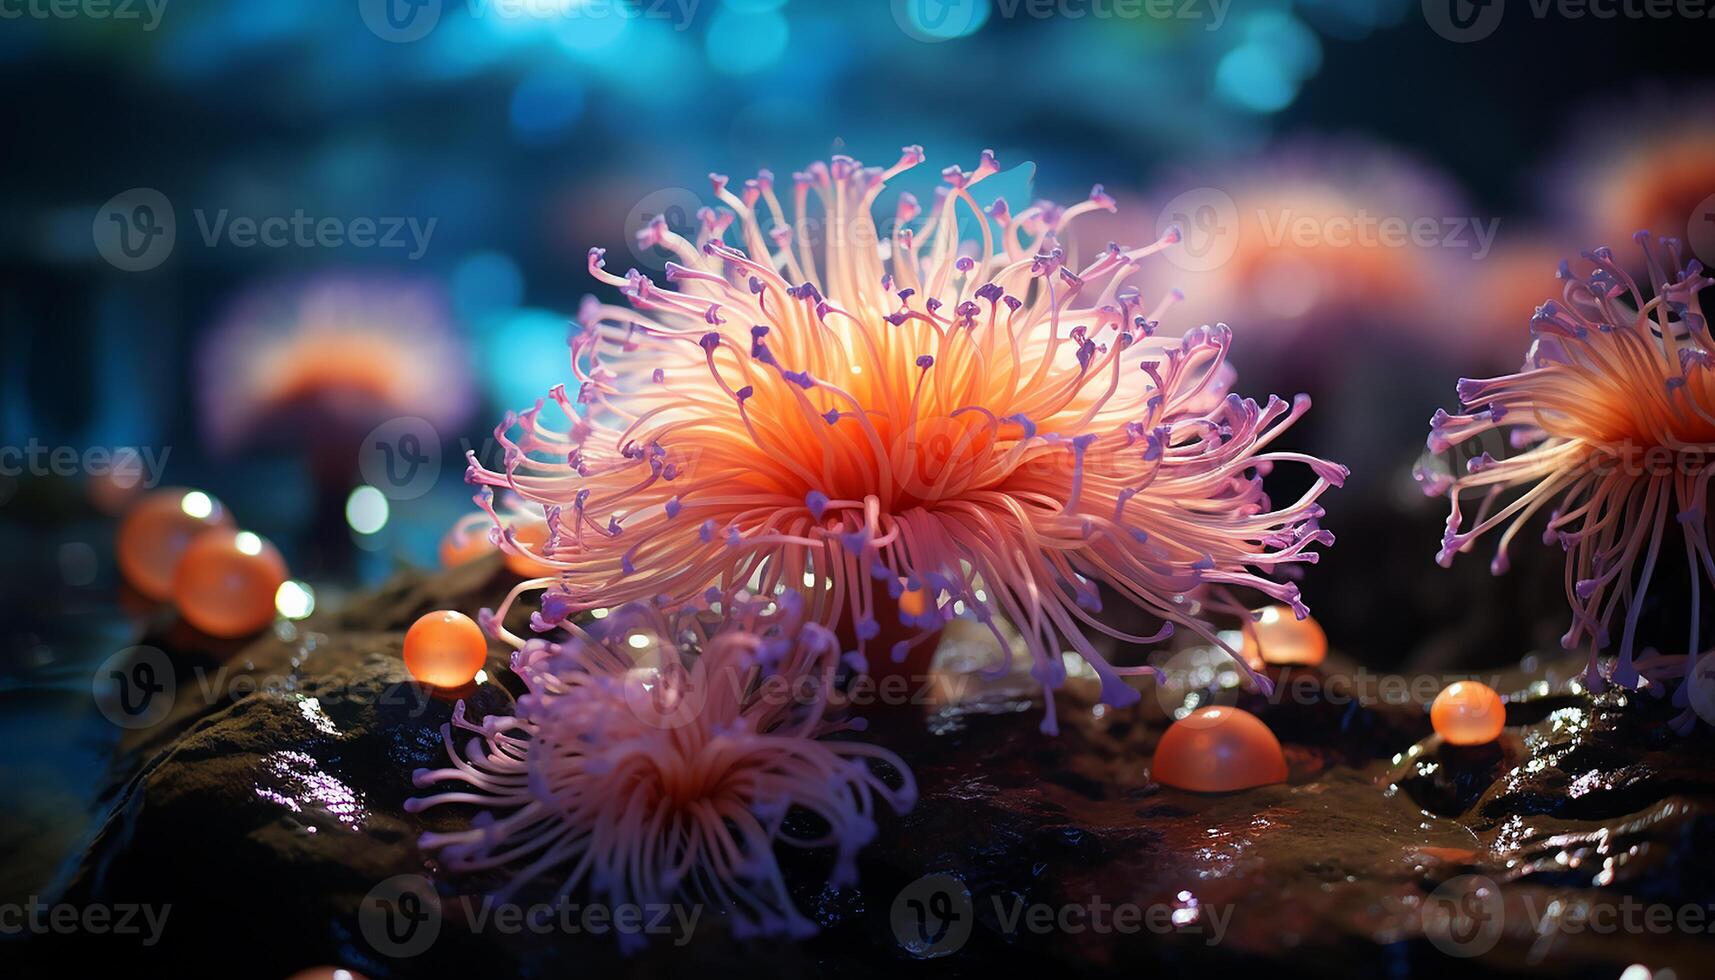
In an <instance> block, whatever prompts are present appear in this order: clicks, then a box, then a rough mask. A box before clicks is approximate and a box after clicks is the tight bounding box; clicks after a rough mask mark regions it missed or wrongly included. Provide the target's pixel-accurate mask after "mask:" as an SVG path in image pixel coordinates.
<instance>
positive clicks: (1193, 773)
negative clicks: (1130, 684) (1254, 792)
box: [1150, 705, 1286, 793]
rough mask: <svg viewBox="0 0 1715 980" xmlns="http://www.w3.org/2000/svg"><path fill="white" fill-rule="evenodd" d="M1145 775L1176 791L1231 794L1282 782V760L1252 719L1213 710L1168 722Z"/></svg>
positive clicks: (1270, 735) (1276, 745) (1275, 743)
mask: <svg viewBox="0 0 1715 980" xmlns="http://www.w3.org/2000/svg"><path fill="white" fill-rule="evenodd" d="M1150 774H1151V776H1153V777H1154V779H1155V781H1156V782H1158V783H1161V784H1162V785H1164V786H1172V787H1174V788H1176V789H1186V790H1190V791H1192V792H1194V793H1231V792H1233V791H1235V790H1241V789H1251V788H1253V787H1257V786H1267V785H1269V784H1271V783H1283V782H1285V781H1286V755H1285V753H1284V752H1282V751H1281V749H1280V740H1279V739H1277V738H1275V737H1274V733H1273V732H1271V731H1269V730H1268V726H1267V725H1264V724H1263V723H1262V721H1261V720H1260V719H1258V718H1257V716H1256V715H1253V714H1251V713H1250V712H1248V711H1244V710H1241V709H1239V708H1233V707H1227V706H1225V705H1219V706H1216V707H1211V708H1198V709H1197V710H1196V711H1193V712H1191V713H1190V714H1189V715H1186V716H1185V717H1184V718H1181V719H1180V720H1178V721H1176V722H1174V723H1173V724H1172V726H1171V727H1169V728H1168V729H1167V731H1166V732H1165V733H1163V734H1162V736H1161V742H1160V744H1159V745H1157V746H1156V747H1155V762H1154V765H1153V767H1152V769H1151V772H1150Z"/></svg>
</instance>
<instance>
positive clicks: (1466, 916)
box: [1423, 875, 1506, 959]
mask: <svg viewBox="0 0 1715 980" xmlns="http://www.w3.org/2000/svg"><path fill="white" fill-rule="evenodd" d="M1505 923H1506V902H1505V901H1504V900H1503V899H1502V898H1501V889H1500V886H1498V885H1496V884H1495V883H1494V881H1493V880H1492V879H1490V878H1486V877H1484V876H1482V875H1460V876H1459V877H1457V878H1450V879H1448V880H1447V881H1444V882H1442V883H1441V887H1439V888H1437V889H1435V891H1433V892H1431V893H1430V894H1429V897H1428V898H1426V899H1424V900H1423V934H1424V935H1425V936H1427V937H1428V938H1429V941H1430V942H1431V943H1433V944H1434V946H1435V948H1436V949H1439V950H1440V951H1441V952H1443V953H1446V954H1447V955H1448V956H1457V957H1459V958H1461V959H1466V958H1469V957H1472V956H1481V955H1483V954H1484V953H1487V952H1488V951H1489V950H1491V949H1494V948H1495V944H1496V943H1498V942H1500V941H1501V929H1502V927H1503V926H1504V925H1505Z"/></svg>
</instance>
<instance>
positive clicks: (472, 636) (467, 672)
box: [405, 609, 488, 687]
mask: <svg viewBox="0 0 1715 980" xmlns="http://www.w3.org/2000/svg"><path fill="white" fill-rule="evenodd" d="M487 660H488V641H487V640H486V639H485V638H484V637H483V635H482V628H481V627H480V626H477V625H476V623H475V621H473V620H472V619H471V618H470V617H469V616H466V615H465V614H464V613H461V612H456V611H454V610H452V609H437V610H436V611H434V612H432V613H424V614H423V615H422V616H421V617H420V618H419V619H418V620H417V621H416V622H415V623H412V624H411V628H410V629H409V630H407V631H406V632H405V669H406V670H408V671H410V672H411V676H412V677H414V678H416V679H417V680H419V681H421V682H423V683H424V684H428V685H430V686H431V687H461V686H463V685H465V684H469V683H470V682H471V681H472V680H473V679H475V677H476V672H477V671H479V670H481V669H482V665H483V664H484V663H485V662H487Z"/></svg>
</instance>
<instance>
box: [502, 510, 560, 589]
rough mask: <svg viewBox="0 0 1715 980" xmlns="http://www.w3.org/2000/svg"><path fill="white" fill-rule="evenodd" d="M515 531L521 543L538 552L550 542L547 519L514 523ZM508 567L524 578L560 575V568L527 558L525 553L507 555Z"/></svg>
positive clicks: (513, 572)
mask: <svg viewBox="0 0 1715 980" xmlns="http://www.w3.org/2000/svg"><path fill="white" fill-rule="evenodd" d="M512 530H513V533H514V536H515V537H516V538H517V541H518V543H519V544H520V545H523V546H524V547H526V548H529V549H530V550H531V551H534V552H536V553H537V554H541V553H542V546H543V545H544V544H546V543H547V542H548V523H547V522H546V521H525V522H524V523H522V524H515V525H513V528H512ZM506 567H507V568H508V569H509V570H511V572H512V574H514V575H517V576H520V577H522V578H541V577H542V576H544V575H558V574H559V571H560V570H559V569H557V568H554V567H552V566H549V565H544V564H542V563H541V562H539V561H535V560H533V559H530V558H526V557H525V556H523V555H514V554H511V553H510V552H509V553H507V555H506Z"/></svg>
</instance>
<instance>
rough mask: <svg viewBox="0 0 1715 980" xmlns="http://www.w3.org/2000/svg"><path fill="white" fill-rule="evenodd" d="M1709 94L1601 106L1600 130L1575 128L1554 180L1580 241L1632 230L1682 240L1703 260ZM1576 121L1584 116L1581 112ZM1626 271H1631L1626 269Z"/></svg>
mask: <svg viewBox="0 0 1715 980" xmlns="http://www.w3.org/2000/svg"><path fill="white" fill-rule="evenodd" d="M1712 113H1715V91H1709V90H1704V91H1700V92H1694V93H1689V94H1688V93H1679V94H1677V95H1675V96H1674V97H1673V98H1672V99H1670V100H1653V99H1648V98H1644V99H1631V100H1625V101H1621V102H1618V103H1616V104H1613V105H1609V106H1604V107H1600V108H1599V109H1598V111H1597V112H1596V114H1595V117H1596V118H1600V119H1603V120H1612V121H1613V122H1610V123H1608V124H1606V125H1604V126H1602V127H1598V128H1594V129H1592V127H1590V126H1587V125H1581V126H1580V127H1579V134H1578V139H1577V142H1576V144H1575V145H1574V146H1573V147H1571V148H1570V149H1569V150H1568V151H1566V153H1565V162H1563V163H1562V164H1560V165H1559V167H1558V171H1559V172H1558V173H1557V174H1555V175H1554V179H1553V185H1554V190H1555V191H1557V194H1556V195H1555V196H1556V197H1558V198H1559V199H1560V201H1559V204H1560V208H1559V209H1560V210H1562V211H1564V212H1565V213H1567V214H1569V215H1571V216H1572V217H1573V220H1574V221H1575V222H1576V224H1577V226H1578V230H1579V232H1580V233H1581V234H1583V235H1586V236H1588V237H1586V238H1585V239H1583V240H1585V241H1597V242H1600V241H1617V240H1621V239H1623V238H1625V237H1626V236H1627V235H1630V234H1631V233H1632V232H1633V231H1635V230H1637V229H1640V228H1642V229H1644V230H1647V231H1649V232H1651V233H1653V234H1655V235H1657V236H1658V237H1662V236H1675V237H1679V236H1686V245H1687V246H1688V247H1689V248H1690V250H1691V251H1693V252H1694V253H1695V254H1696V255H1697V257H1698V258H1700V259H1702V260H1703V261H1704V262H1706V263H1707V262H1715V255H1710V254H1708V253H1707V252H1706V251H1705V249H1706V248H1707V247H1708V246H1710V245H1711V244H1715V226H1712V225H1710V207H1711V199H1712V198H1715V115H1712ZM1580 118H1581V121H1582V120H1583V118H1584V117H1583V115H1582V114H1581V117H1580ZM1627 271H1631V272H1634V273H1635V272H1638V271H1640V270H1639V269H1638V268H1636V267H1634V266H1632V265H1630V264H1628V265H1627Z"/></svg>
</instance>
